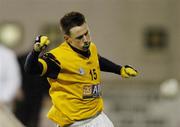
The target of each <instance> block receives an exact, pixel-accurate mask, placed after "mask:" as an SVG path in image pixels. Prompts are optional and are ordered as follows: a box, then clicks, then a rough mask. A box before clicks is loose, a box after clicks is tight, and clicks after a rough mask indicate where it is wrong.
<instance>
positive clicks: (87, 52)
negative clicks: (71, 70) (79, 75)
mask: <svg viewBox="0 0 180 127" xmlns="http://www.w3.org/2000/svg"><path fill="white" fill-rule="evenodd" d="M68 45H69V46H70V47H71V48H72V49H73V51H75V52H77V53H78V54H81V55H83V56H84V57H87V58H89V56H90V55H91V53H90V50H87V51H82V50H80V49H77V48H75V47H74V46H72V45H71V44H69V43H68Z"/></svg>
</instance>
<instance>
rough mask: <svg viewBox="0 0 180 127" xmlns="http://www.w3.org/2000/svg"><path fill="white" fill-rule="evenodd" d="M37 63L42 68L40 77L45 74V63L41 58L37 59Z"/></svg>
mask: <svg viewBox="0 0 180 127" xmlns="http://www.w3.org/2000/svg"><path fill="white" fill-rule="evenodd" d="M38 62H40V63H41V64H42V66H43V70H42V73H41V75H40V76H43V75H44V74H45V73H46V72H47V68H48V67H47V63H46V62H45V61H44V60H43V59H41V58H39V59H38Z"/></svg>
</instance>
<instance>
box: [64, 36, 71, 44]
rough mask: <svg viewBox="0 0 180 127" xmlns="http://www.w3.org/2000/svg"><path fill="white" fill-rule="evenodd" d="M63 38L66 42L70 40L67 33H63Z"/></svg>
mask: <svg viewBox="0 0 180 127" xmlns="http://www.w3.org/2000/svg"><path fill="white" fill-rule="evenodd" d="M64 40H65V41H66V42H68V43H70V42H71V41H70V37H69V36H68V35H66V34H65V35H64Z"/></svg>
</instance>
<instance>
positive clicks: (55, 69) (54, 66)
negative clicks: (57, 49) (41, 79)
mask: <svg viewBox="0 0 180 127" xmlns="http://www.w3.org/2000/svg"><path fill="white" fill-rule="evenodd" d="M41 59H42V61H40V62H41V63H42V65H43V71H42V74H41V75H43V76H46V77H49V78H53V79H56V78H57V76H58V74H59V73H60V70H61V64H60V62H59V61H58V60H57V59H56V57H55V56H54V55H53V54H51V53H45V54H44V55H43V56H42V57H41Z"/></svg>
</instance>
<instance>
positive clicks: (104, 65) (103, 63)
mask: <svg viewBox="0 0 180 127" xmlns="http://www.w3.org/2000/svg"><path fill="white" fill-rule="evenodd" d="M99 65H100V69H101V71H105V72H112V73H115V74H119V75H120V70H121V65H117V64H115V63H113V62H111V61H110V60H108V59H106V58H104V57H102V56H100V55H99Z"/></svg>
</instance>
